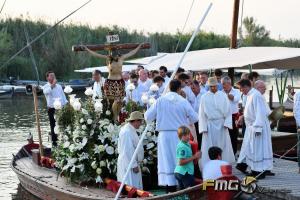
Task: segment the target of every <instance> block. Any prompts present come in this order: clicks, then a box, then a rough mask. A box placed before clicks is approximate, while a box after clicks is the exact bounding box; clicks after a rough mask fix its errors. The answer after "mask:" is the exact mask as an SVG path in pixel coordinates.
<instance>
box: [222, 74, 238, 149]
mask: <svg viewBox="0 0 300 200" xmlns="http://www.w3.org/2000/svg"><path fill="white" fill-rule="evenodd" d="M221 83H222V85H223V92H224V93H225V94H226V95H227V97H228V99H229V103H230V108H231V114H232V129H229V134H230V139H231V144H232V149H233V153H234V154H236V151H237V139H238V134H239V131H238V128H237V127H236V124H235V121H236V120H237V117H238V112H239V101H240V100H241V94H240V92H239V90H237V89H235V88H233V87H232V85H231V79H230V78H229V77H228V76H225V77H223V78H222V79H221Z"/></svg>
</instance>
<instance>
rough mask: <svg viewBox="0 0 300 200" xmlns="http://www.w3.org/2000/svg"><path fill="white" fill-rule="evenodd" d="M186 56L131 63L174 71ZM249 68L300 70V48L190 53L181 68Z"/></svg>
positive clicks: (261, 48)
mask: <svg viewBox="0 0 300 200" xmlns="http://www.w3.org/2000/svg"><path fill="white" fill-rule="evenodd" d="M182 54H183V53H169V54H166V55H164V56H160V57H159V56H157V58H156V59H153V56H152V57H151V59H150V58H149V57H147V58H142V59H135V60H131V61H128V62H130V63H136V64H144V65H145V67H146V68H147V69H148V70H153V69H158V68H159V67H160V66H162V65H163V66H166V67H167V68H168V69H169V70H172V69H174V68H175V66H176V65H177V63H178V62H179V60H180V58H181V56H182ZM151 60H152V61H151ZM150 61H151V62H150ZM248 65H252V68H253V69H269V68H277V69H297V68H300V48H287V47H242V48H238V49H228V48H216V49H206V50H198V51H190V52H188V53H187V55H186V57H185V58H184V61H183V63H182V65H181V67H182V68H184V69H186V70H192V71H201V70H209V69H223V68H229V67H234V68H242V67H244V68H246V67H247V66H248Z"/></svg>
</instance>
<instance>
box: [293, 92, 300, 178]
mask: <svg viewBox="0 0 300 200" xmlns="http://www.w3.org/2000/svg"><path fill="white" fill-rule="evenodd" d="M294 117H295V119H296V124H297V132H298V146H297V156H298V167H299V173H300V133H299V131H298V130H299V129H300V91H298V92H296V94H295V96H294Z"/></svg>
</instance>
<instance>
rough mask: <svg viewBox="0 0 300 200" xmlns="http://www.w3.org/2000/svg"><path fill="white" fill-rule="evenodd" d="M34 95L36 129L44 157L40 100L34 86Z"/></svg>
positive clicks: (41, 154) (41, 153)
mask: <svg viewBox="0 0 300 200" xmlns="http://www.w3.org/2000/svg"><path fill="white" fill-rule="evenodd" d="M32 94H33V102H34V112H35V120H36V127H37V131H38V136H39V149H40V156H41V157H42V156H44V149H43V141H42V134H41V126H40V115H39V110H38V103H39V102H38V98H37V94H36V86H35V85H33V86H32Z"/></svg>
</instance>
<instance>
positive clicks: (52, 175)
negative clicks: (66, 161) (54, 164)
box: [11, 148, 206, 200]
mask: <svg viewBox="0 0 300 200" xmlns="http://www.w3.org/2000/svg"><path fill="white" fill-rule="evenodd" d="M11 168H12V170H13V171H14V172H15V173H16V174H17V176H18V179H19V181H20V184H21V186H22V187H23V188H24V189H25V190H27V191H28V192H30V193H31V194H33V195H34V196H36V197H38V198H40V199H45V200H48V199H49V200H50V199H56V200H96V199H97V200H101V199H103V200H104V199H114V197H115V193H113V192H112V191H109V190H107V189H105V188H103V187H101V188H96V187H82V186H80V185H79V184H75V183H69V182H68V181H67V180H66V178H64V177H60V176H58V173H57V172H56V171H55V170H54V169H49V168H44V167H41V166H39V165H37V164H35V163H34V162H33V160H32V157H31V156H30V155H28V153H27V152H26V151H25V150H24V148H22V149H21V150H20V151H19V152H18V153H17V154H16V155H15V156H13V159H12V162H11ZM201 188H202V185H196V186H194V187H191V188H188V189H185V190H181V191H178V192H174V193H170V194H164V195H158V196H153V197H147V198H143V199H152V200H162V199H175V198H176V199H177V198H180V197H188V198H189V199H191V200H194V199H195V200H196V199H197V200H199V199H205V198H206V194H205V193H204V192H203V190H202V189H201ZM122 197H126V196H124V195H123V196H122ZM134 199H141V198H134Z"/></svg>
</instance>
